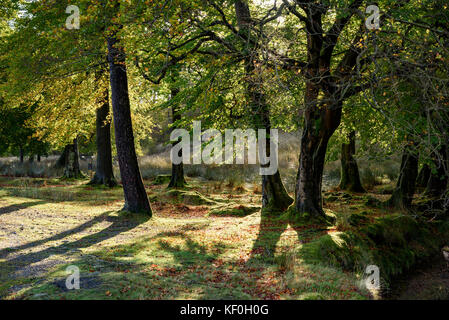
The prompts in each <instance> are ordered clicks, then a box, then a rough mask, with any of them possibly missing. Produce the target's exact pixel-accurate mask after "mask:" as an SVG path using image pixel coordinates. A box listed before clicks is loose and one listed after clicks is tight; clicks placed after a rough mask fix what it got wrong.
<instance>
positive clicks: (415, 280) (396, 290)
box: [385, 255, 449, 300]
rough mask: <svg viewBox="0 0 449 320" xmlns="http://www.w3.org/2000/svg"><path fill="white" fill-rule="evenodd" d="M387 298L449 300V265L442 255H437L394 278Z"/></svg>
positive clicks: (386, 295) (386, 294)
mask: <svg viewBox="0 0 449 320" xmlns="http://www.w3.org/2000/svg"><path fill="white" fill-rule="evenodd" d="M385 299H389V300H449V265H448V263H447V262H446V261H445V260H444V258H443V256H442V255H441V256H437V257H435V258H434V260H432V261H429V262H428V263H426V264H425V265H420V266H417V267H416V268H415V269H414V270H413V271H412V272H410V273H408V274H407V275H405V276H402V277H399V278H397V279H395V281H394V282H393V285H392V288H391V291H390V292H386V293H385Z"/></svg>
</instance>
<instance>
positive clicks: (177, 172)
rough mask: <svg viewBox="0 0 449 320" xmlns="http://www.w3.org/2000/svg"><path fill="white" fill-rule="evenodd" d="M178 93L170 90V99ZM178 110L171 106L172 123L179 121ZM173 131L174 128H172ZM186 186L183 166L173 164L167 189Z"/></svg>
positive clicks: (175, 90) (180, 154) (180, 153)
mask: <svg viewBox="0 0 449 320" xmlns="http://www.w3.org/2000/svg"><path fill="white" fill-rule="evenodd" d="M178 93H179V89H172V90H171V97H172V99H173V98H174V97H175V96H176V95H177V94H178ZM178 109H179V108H178V107H177V106H172V117H173V123H175V122H176V121H179V120H181V114H180V112H179V110H178ZM173 129H174V128H173ZM178 143H179V142H175V143H173V147H174V146H175V145H176V144H178ZM179 156H180V157H182V149H180V150H179ZM186 184H187V182H186V180H185V178H184V165H183V163H182V162H181V163H180V164H174V163H172V165H171V178H170V183H169V184H168V188H184V187H185V185H186Z"/></svg>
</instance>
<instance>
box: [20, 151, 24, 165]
mask: <svg viewBox="0 0 449 320" xmlns="http://www.w3.org/2000/svg"><path fill="white" fill-rule="evenodd" d="M19 152H20V154H19V157H20V163H23V158H24V154H23V153H24V152H23V148H22V147H20V150H19Z"/></svg>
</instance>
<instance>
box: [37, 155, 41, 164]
mask: <svg viewBox="0 0 449 320" xmlns="http://www.w3.org/2000/svg"><path fill="white" fill-rule="evenodd" d="M37 162H41V155H40V154H38V155H37Z"/></svg>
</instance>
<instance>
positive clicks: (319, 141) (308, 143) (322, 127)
mask: <svg viewBox="0 0 449 320" xmlns="http://www.w3.org/2000/svg"><path fill="white" fill-rule="evenodd" d="M318 93H319V87H318V85H317V84H315V83H313V82H312V81H311V80H308V81H307V83H306V94H305V106H306V110H305V112H304V131H303V135H302V138H301V153H300V156H299V168H298V174H297V180H296V192H295V200H296V203H295V208H296V210H297V212H298V213H299V214H308V215H311V216H314V217H318V218H319V217H321V218H325V219H327V218H326V215H325V213H324V210H323V201H322V195H321V186H322V179H323V170H324V161H325V157H326V150H327V145H328V143H329V139H330V137H331V136H332V134H333V133H334V132H335V130H336V129H337V128H338V126H339V125H340V122H341V110H342V109H341V108H342V103H341V102H340V101H334V100H333V99H332V97H329V98H327V99H324V101H326V103H331V105H330V106H324V105H320V103H319V102H318Z"/></svg>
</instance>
